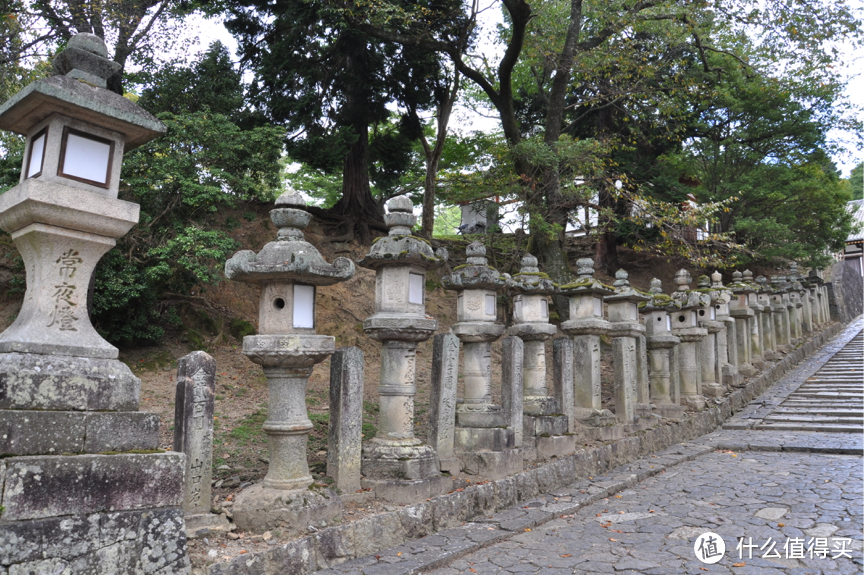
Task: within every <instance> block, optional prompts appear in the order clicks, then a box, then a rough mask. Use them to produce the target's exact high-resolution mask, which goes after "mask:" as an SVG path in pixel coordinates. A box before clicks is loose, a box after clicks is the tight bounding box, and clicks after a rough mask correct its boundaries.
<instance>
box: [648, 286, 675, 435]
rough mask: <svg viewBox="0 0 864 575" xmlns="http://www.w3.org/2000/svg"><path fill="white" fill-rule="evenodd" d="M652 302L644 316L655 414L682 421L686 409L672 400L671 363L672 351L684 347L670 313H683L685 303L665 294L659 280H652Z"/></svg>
mask: <svg viewBox="0 0 864 575" xmlns="http://www.w3.org/2000/svg"><path fill="white" fill-rule="evenodd" d="M648 293H649V294H651V299H650V300H648V301H647V302H645V305H644V307H643V309H642V313H643V314H644V315H645V333H646V334H647V336H646V340H647V341H646V343H647V346H648V354H649V362H650V371H649V379H650V385H651V389H650V393H651V403H652V404H653V405H654V409H655V411H654V413H655V414H656V415H659V416H660V417H667V418H670V419H680V418H681V417H682V416H683V415H684V408H682V407H681V406H680V405H678V404H677V403H676V402H675V401H673V400H672V372H671V371H670V366H671V363H670V360H671V357H670V356H671V352H672V349H673V348H675V347H677V346H678V344H680V343H681V340H680V339H678V337H676V336H674V335H672V322H671V320H670V319H669V314H670V313H677V312H679V311H680V310H681V303H680V302H677V301H675V300H673V299H672V298H670V297H669V296H667V295H665V294H664V293H663V284H662V283H661V282H660V280H659V279H657V278H654V279H652V280H651V288H650V289H649V290H648Z"/></svg>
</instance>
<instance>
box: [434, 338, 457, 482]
mask: <svg viewBox="0 0 864 575" xmlns="http://www.w3.org/2000/svg"><path fill="white" fill-rule="evenodd" d="M458 380H459V338H458V337H456V336H455V335H453V334H452V333H439V334H437V335H436V336H434V337H433V338H432V385H431V389H430V391H429V445H431V446H432V448H433V449H435V453H437V454H438V467H439V469H440V470H441V471H446V472H447V473H449V474H450V475H456V474H458V473H459V471H460V470H461V465H460V463H459V459H458V458H457V457H456V452H455V435H456V432H455V431H456V430H455V427H456V386H457V384H458V382H459V381H458Z"/></svg>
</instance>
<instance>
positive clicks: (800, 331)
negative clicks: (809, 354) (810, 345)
mask: <svg viewBox="0 0 864 575" xmlns="http://www.w3.org/2000/svg"><path fill="white" fill-rule="evenodd" d="M797 268H798V266H797V264H795V263H794V262H793V263H792V265H791V266H790V272H789V275H788V276H787V277H788V279H789V300H790V301H791V302H792V304H794V306H795V307H794V309H792V314H793V317H794V320H793V321H792V327H793V328H794V329H793V331H794V334H793V336H794V337H795V339H796V340H798V343H801V340H802V339H803V337H804V301H803V299H802V296H803V291H804V288H803V287H802V286H801V282H800V281H798V277H797V276H798V269H797Z"/></svg>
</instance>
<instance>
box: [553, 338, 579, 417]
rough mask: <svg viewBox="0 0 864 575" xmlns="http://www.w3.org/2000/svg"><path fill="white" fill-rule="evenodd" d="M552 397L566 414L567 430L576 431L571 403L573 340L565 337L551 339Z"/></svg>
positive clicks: (572, 404) (573, 406)
mask: <svg viewBox="0 0 864 575" xmlns="http://www.w3.org/2000/svg"><path fill="white" fill-rule="evenodd" d="M552 385H553V389H552V397H554V398H555V399H556V400H558V403H559V404H560V405H561V412H562V413H563V414H564V415H566V416H567V422H568V432H569V433H574V432H575V431H576V418H575V417H574V411H575V409H574V408H575V405H574V403H573V341H572V340H571V339H570V338H567V337H558V338H555V339H554V340H552Z"/></svg>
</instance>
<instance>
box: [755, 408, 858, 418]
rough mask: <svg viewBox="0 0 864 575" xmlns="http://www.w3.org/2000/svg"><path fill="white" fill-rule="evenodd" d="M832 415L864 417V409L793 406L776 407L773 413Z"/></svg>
mask: <svg viewBox="0 0 864 575" xmlns="http://www.w3.org/2000/svg"><path fill="white" fill-rule="evenodd" d="M787 414H788V415H832V416H835V417H864V409H842V408H837V409H831V408H828V409H826V408H818V407H816V408H812V407H811V408H805V407H793V408H784V407H781V408H779V409H775V410H774V411H772V412H771V415H787Z"/></svg>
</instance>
